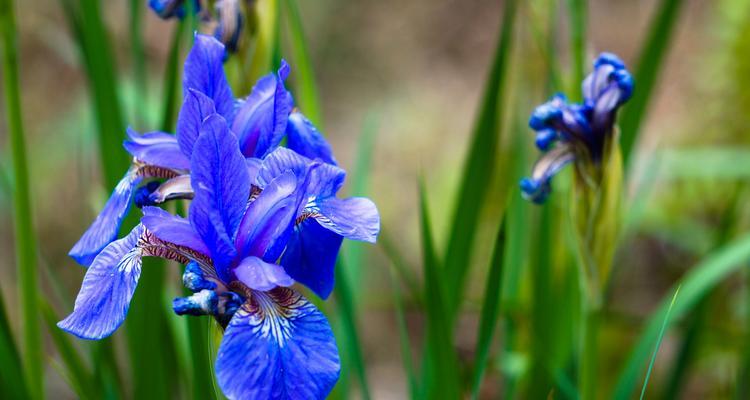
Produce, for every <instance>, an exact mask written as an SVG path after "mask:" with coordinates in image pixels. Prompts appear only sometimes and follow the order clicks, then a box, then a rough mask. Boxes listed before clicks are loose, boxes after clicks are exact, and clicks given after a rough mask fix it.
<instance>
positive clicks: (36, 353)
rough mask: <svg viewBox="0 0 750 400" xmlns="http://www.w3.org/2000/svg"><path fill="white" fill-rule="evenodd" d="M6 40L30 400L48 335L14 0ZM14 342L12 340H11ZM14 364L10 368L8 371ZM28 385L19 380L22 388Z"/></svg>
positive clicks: (37, 392)
mask: <svg viewBox="0 0 750 400" xmlns="http://www.w3.org/2000/svg"><path fill="white" fill-rule="evenodd" d="M0 36H1V37H0V40H1V41H2V43H0V45H2V62H3V64H2V73H3V88H4V89H5V90H4V92H5V107H6V111H7V112H6V116H7V121H8V135H9V137H10V148H11V161H12V163H13V183H14V187H13V227H14V235H15V236H14V237H15V250H16V268H17V270H18V289H19V292H20V297H21V299H20V303H21V319H22V322H23V325H22V328H23V330H22V332H23V344H24V352H23V360H24V364H23V367H24V370H25V373H26V374H25V376H26V383H27V385H28V386H27V388H28V389H29V392H28V393H29V395H30V398H33V399H43V398H44V367H43V350H44V348H43V346H42V335H41V331H40V328H39V314H38V308H39V306H38V303H39V297H38V296H39V294H38V286H39V282H38V277H37V268H38V264H37V238H36V234H35V232H34V225H33V219H32V203H31V190H30V188H29V169H28V162H27V155H26V138H25V136H24V128H23V115H22V111H21V95H20V88H19V82H20V79H19V75H18V47H17V46H18V44H17V37H16V19H15V12H14V10H13V0H0ZM9 343H10V342H9ZM13 365H21V364H20V363H19V364H4V367H5V368H8V367H10V368H13ZM20 382H22V381H17V383H19V384H20Z"/></svg>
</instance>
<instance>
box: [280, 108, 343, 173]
mask: <svg viewBox="0 0 750 400" xmlns="http://www.w3.org/2000/svg"><path fill="white" fill-rule="evenodd" d="M286 137H287V147H289V148H290V149H292V150H294V151H295V152H297V153H298V154H300V155H302V156H305V157H307V158H309V159H312V160H314V159H316V158H319V159H321V160H323V161H324V162H326V163H328V164H333V165H338V163H336V159H335V158H333V150H331V145H330V144H328V142H327V141H326V140H325V138H324V137H323V135H322V134H321V133H320V132H319V131H318V129H317V128H315V125H313V124H312V122H310V120H309V119H307V118H306V117H305V116H304V115H302V113H300V112H293V113H292V114H291V115H289V124H288V125H287V127H286Z"/></svg>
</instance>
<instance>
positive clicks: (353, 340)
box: [334, 257, 370, 400]
mask: <svg viewBox="0 0 750 400" xmlns="http://www.w3.org/2000/svg"><path fill="white" fill-rule="evenodd" d="M346 267H347V266H346V265H345V264H344V262H343V261H342V260H341V258H340V257H339V259H338V260H337V261H336V269H335V278H336V286H335V287H334V292H335V293H336V304H337V305H338V311H339V317H340V318H341V323H342V324H343V329H344V332H345V335H344V340H343V343H344V354H345V355H348V357H347V358H348V359H349V360H350V362H351V363H352V367H353V368H354V373H355V374H356V375H357V379H358V380H359V386H360V390H361V392H362V393H361V395H362V398H363V399H365V400H367V399H370V386H369V385H368V383H367V373H366V369H365V362H364V357H363V356H362V346H361V343H360V339H359V330H358V329H357V321H356V317H355V313H354V300H353V299H352V292H351V287H350V286H349V277H348V276H347V269H346Z"/></svg>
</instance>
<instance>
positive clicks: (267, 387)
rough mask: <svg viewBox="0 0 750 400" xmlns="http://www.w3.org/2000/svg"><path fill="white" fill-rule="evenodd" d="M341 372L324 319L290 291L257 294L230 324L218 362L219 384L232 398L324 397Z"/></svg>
mask: <svg viewBox="0 0 750 400" xmlns="http://www.w3.org/2000/svg"><path fill="white" fill-rule="evenodd" d="M340 370H341V365H340V362H339V355H338V350H337V349H336V340H335V338H334V336H333V332H332V331H331V327H330V326H329V325H328V321H327V320H326V318H325V316H324V315H323V314H322V313H321V312H320V311H318V310H317V309H316V308H315V306H313V305H312V304H311V303H310V302H309V301H307V300H306V299H305V298H304V297H302V296H301V295H300V294H299V293H297V292H295V291H294V290H292V289H288V288H278V289H275V290H273V291H271V292H268V293H263V292H253V293H252V297H251V298H250V299H249V300H248V302H246V303H245V304H244V305H243V306H242V308H240V310H238V311H237V313H236V314H235V315H234V317H233V318H232V320H231V322H230V323H229V325H228V326H227V329H226V331H225V332H224V339H223V340H222V342H221V346H220V347H219V354H218V356H217V358H216V377H217V380H218V383H219V386H220V387H221V389H222V391H223V392H224V395H226V396H227V397H228V398H230V399H274V400H277V399H323V398H325V397H326V396H327V395H328V393H330V391H331V389H333V386H334V385H335V383H336V381H337V380H338V377H339V372H340Z"/></svg>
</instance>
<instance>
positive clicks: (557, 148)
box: [521, 53, 633, 203]
mask: <svg viewBox="0 0 750 400" xmlns="http://www.w3.org/2000/svg"><path fill="white" fill-rule="evenodd" d="M632 92H633V78H632V76H631V75H630V73H629V72H628V70H627V69H626V68H625V64H624V63H623V62H622V61H621V60H620V59H619V58H618V57H617V56H615V55H614V54H610V53H602V54H601V55H599V57H598V58H597V59H596V61H594V71H593V72H592V73H591V74H590V75H589V76H588V77H586V79H585V80H584V81H583V96H584V101H583V104H571V103H569V102H568V101H567V99H566V98H565V96H564V95H562V94H557V95H555V96H553V97H552V99H550V100H549V101H548V102H547V103H544V104H542V105H540V106H539V107H537V108H536V109H535V110H534V112H533V113H532V115H531V118H530V120H529V126H530V127H531V128H532V129H533V130H535V131H536V132H537V133H536V145H537V147H538V148H539V150H541V151H543V152H545V154H544V155H543V156H542V157H541V158H540V159H539V161H537V163H536V164H535V165H534V168H533V170H532V174H531V177H529V178H524V179H523V180H521V190H522V192H523V194H524V197H526V198H527V199H529V200H532V201H534V202H535V203H542V202H544V200H545V199H546V198H547V196H548V195H549V193H550V190H551V186H550V181H551V180H552V177H553V176H554V175H555V174H557V172H558V171H560V170H561V169H562V168H563V167H564V166H565V165H567V164H569V163H571V162H576V163H577V164H580V165H579V168H577V171H579V172H582V173H585V171H587V170H590V169H591V168H590V167H592V166H593V167H594V168H596V167H597V166H599V165H600V164H601V162H602V159H603V158H604V157H605V156H606V154H605V153H606V150H607V145H608V144H609V143H610V142H611V141H613V140H617V137H616V133H615V129H614V122H615V116H616V114H617V110H618V108H619V107H620V106H621V105H622V104H624V103H625V102H626V101H627V100H628V99H630V96H631V95H632Z"/></svg>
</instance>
